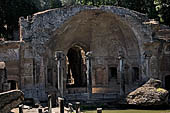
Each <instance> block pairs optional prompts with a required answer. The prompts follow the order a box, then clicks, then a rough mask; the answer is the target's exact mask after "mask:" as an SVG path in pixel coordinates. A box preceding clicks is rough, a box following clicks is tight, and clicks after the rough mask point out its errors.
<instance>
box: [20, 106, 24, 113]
mask: <svg viewBox="0 0 170 113" xmlns="http://www.w3.org/2000/svg"><path fill="white" fill-rule="evenodd" d="M22 107H23V105H19V113H23V109H22Z"/></svg>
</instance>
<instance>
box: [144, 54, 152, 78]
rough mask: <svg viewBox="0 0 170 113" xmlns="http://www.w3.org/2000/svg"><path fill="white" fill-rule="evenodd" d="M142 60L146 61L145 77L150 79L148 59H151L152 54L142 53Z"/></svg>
mask: <svg viewBox="0 0 170 113" xmlns="http://www.w3.org/2000/svg"><path fill="white" fill-rule="evenodd" d="M143 55H144V58H145V61H146V76H147V77H148V78H150V76H151V75H150V74H151V73H150V59H151V57H152V52H151V51H145V52H144V54H143Z"/></svg>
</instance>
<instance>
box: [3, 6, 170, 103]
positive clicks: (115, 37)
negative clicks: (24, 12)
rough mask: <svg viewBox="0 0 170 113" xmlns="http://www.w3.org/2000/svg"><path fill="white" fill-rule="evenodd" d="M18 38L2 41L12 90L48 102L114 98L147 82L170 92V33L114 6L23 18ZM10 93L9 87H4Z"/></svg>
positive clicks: (75, 8) (6, 79)
mask: <svg viewBox="0 0 170 113" xmlns="http://www.w3.org/2000/svg"><path fill="white" fill-rule="evenodd" d="M19 23H20V40H19V41H3V42H0V62H4V63H5V67H2V68H1V67H0V72H3V73H5V74H1V75H0V76H2V78H4V80H0V81H1V83H0V85H1V86H0V90H1V89H3V88H2V86H4V84H6V86H9V87H8V88H9V90H12V89H16V88H19V89H21V90H22V91H23V92H24V95H25V98H36V99H39V100H40V101H46V100H47V99H48V96H47V95H48V94H52V96H53V97H58V96H61V97H65V98H66V99H67V100H85V101H87V100H90V99H94V100H95V99H99V100H100V99H102V100H103V99H105V100H114V99H117V98H119V97H121V96H123V95H126V94H128V93H129V92H131V91H132V90H134V89H135V88H137V87H138V86H139V85H140V84H142V83H144V82H145V81H146V80H148V79H149V78H151V77H152V78H156V79H160V80H162V81H163V84H162V87H164V88H166V89H167V90H170V85H169V82H168V81H169V80H170V70H169V69H170V57H169V56H170V43H169V39H170V29H169V27H167V26H164V25H160V24H159V23H157V22H156V21H154V20H150V19H148V18H147V16H146V15H144V14H141V13H138V12H135V11H131V10H129V9H125V8H121V7H115V6H101V7H92V6H69V7H64V8H58V9H50V10H46V11H43V12H38V13H36V14H34V15H32V16H28V17H27V18H26V19H25V18H23V17H21V18H20V20H19ZM6 89H7V88H6Z"/></svg>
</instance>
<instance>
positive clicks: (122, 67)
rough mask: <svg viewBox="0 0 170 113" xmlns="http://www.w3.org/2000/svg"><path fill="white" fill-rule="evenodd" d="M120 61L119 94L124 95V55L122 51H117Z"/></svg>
mask: <svg viewBox="0 0 170 113" xmlns="http://www.w3.org/2000/svg"><path fill="white" fill-rule="evenodd" d="M118 59H119V61H120V96H123V95H125V76H124V56H123V51H119V57H118Z"/></svg>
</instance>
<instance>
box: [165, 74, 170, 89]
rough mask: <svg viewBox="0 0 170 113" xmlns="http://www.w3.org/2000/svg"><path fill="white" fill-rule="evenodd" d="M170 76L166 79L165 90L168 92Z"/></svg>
mask: <svg viewBox="0 0 170 113" xmlns="http://www.w3.org/2000/svg"><path fill="white" fill-rule="evenodd" d="M169 81H170V75H167V76H166V77H165V89H166V90H168V91H169V90H170V82H169Z"/></svg>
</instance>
